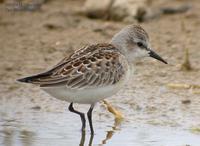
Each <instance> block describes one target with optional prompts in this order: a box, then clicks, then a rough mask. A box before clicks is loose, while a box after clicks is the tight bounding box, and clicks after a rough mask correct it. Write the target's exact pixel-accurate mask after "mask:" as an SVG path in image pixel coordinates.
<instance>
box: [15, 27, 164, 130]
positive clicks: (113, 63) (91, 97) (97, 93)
mask: <svg viewBox="0 0 200 146" xmlns="http://www.w3.org/2000/svg"><path fill="white" fill-rule="evenodd" d="M144 57H153V58H155V59H157V60H159V61H161V62H163V63H165V64H167V62H166V61H165V60H163V59H162V58H161V57H160V56H159V55H158V54H156V53H155V52H154V51H153V50H151V48H150V43H149V36H148V34H147V32H146V31H145V30H144V29H143V28H142V27H140V26H137V25H129V26H127V27H125V28H123V29H122V30H121V31H120V32H118V33H117V34H115V35H114V37H113V38H112V40H111V42H110V43H103V44H94V45H89V46H87V47H83V48H81V49H79V50H77V51H75V52H74V53H73V54H72V55H71V56H69V57H66V58H64V59H63V60H62V61H60V62H59V63H58V64H57V65H55V66H54V67H53V68H52V69H50V70H49V71H46V72H43V73H40V74H37V75H33V76H30V77H26V78H22V79H19V80H18V81H20V82H25V83H32V84H36V85H39V86H40V87H41V88H42V89H43V90H44V91H46V92H47V93H49V94H50V95H52V96H53V97H55V98H57V99H60V100H64V101H68V102H70V105H69V111H71V112H74V113H76V114H78V115H80V117H81V121H82V131H84V130H85V115H84V113H82V112H79V111H77V110H75V109H74V108H73V103H80V104H90V105H91V107H90V109H89V110H88V112H87V116H88V121H89V125H90V130H91V134H94V130H93V126H92V110H93V108H94V105H95V103H96V102H98V101H101V100H103V99H104V98H106V97H109V96H111V95H113V94H115V93H116V92H118V91H119V90H120V89H121V88H122V87H123V86H124V84H125V83H127V82H128V80H129V77H130V75H131V70H132V68H133V67H132V63H133V62H135V61H136V60H138V59H139V58H144Z"/></svg>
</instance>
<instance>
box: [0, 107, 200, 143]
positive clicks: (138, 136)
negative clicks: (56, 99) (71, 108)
mask: <svg viewBox="0 0 200 146" xmlns="http://www.w3.org/2000/svg"><path fill="white" fill-rule="evenodd" d="M15 114H18V116H16V115H15ZM2 115H4V116H2ZM16 117H17V118H16ZM80 127H81V123H80V119H79V117H78V116H76V115H74V114H72V113H69V112H65V113H59V112H56V113H50V112H41V111H32V112H27V113H9V114H6V113H4V114H3V113H1V118H0V145H1V146H47V145H48V146H55V145H59V146H66V145H69V146H77V145H80V146H83V145H84V146H87V145H106V146H122V145H126V146H131V145H136V146H186V145H189V146H199V145H200V135H195V134H192V133H190V132H189V131H188V130H186V129H182V128H180V127H166V126H156V125H149V124H144V123H136V122H130V121H127V120H124V121H115V122H114V120H113V119H112V118H110V117H107V118H106V117H98V116H95V115H94V127H95V135H94V136H93V137H92V136H91V135H90V131H89V126H88V125H87V130H86V132H85V133H82V132H81V131H80Z"/></svg>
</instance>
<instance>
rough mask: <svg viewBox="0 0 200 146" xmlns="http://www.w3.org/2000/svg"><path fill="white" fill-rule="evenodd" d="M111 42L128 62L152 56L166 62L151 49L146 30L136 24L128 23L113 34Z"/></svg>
mask: <svg viewBox="0 0 200 146" xmlns="http://www.w3.org/2000/svg"><path fill="white" fill-rule="evenodd" d="M111 43H112V44H113V45H114V46H116V47H117V48H118V49H120V51H121V53H123V54H124V55H125V56H126V57H127V59H128V61H129V62H134V61H135V60H138V59H140V58H143V57H153V58H155V59H157V60H159V61H161V62H163V63H165V64H167V62H166V61H165V60H164V59H162V58H161V57H160V56H159V55H158V54H156V53H155V52H154V51H153V50H152V49H151V46H150V43H149V36H148V34H147V32H146V31H145V30H144V29H143V28H142V27H140V26H138V25H129V26H127V27H125V28H123V29H122V30H121V31H120V32H118V33H117V34H115V35H114V37H113V38H112V40H111Z"/></svg>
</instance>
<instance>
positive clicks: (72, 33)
mask: <svg viewBox="0 0 200 146" xmlns="http://www.w3.org/2000/svg"><path fill="white" fill-rule="evenodd" d="M184 2H188V1H187V0H184ZM83 3H84V1H81V0H68V1H64V0H62V1H51V2H48V3H46V4H44V5H43V6H42V9H41V10H40V11H35V12H24V11H8V10H6V9H5V5H3V4H0V133H1V134H0V145H8V144H9V142H10V139H13V137H14V139H18V140H16V141H17V142H16V143H15V142H13V143H12V142H10V143H11V145H20V144H19V143H20V142H19V139H20V138H21V139H23V140H24V141H23V142H22V144H21V145H23V144H24V145H25V144H26V145H28V146H29V145H40V144H39V143H40V142H41V141H42V140H35V142H31V143H30V141H34V140H33V139H32V137H34V136H33V135H37V134H38V133H40V134H38V135H39V136H36V137H37V138H39V139H40V138H41V139H42V138H43V140H44V139H45V138H46V139H45V140H46V141H45V140H44V141H45V143H46V144H47V145H48V139H51V138H53V140H55V141H54V143H55V144H59V142H58V141H59V140H60V141H62V140H63V139H65V140H66V139H71V138H70V135H73V134H72V133H73V132H74V131H75V130H76V132H75V134H74V135H73V136H72V138H75V137H76V138H77V136H75V135H76V134H77V133H78V132H79V127H80V123H79V122H80V121H79V118H78V117H77V116H76V115H73V114H71V113H69V112H68V111H67V106H68V103H66V102H63V101H58V100H56V99H54V98H52V97H50V96H49V95H48V94H46V93H44V92H43V91H41V90H40V89H39V88H38V87H36V86H32V85H25V84H20V83H17V82H16V81H15V80H16V79H17V78H21V77H23V76H27V75H31V74H34V73H38V72H41V71H44V70H46V69H48V68H50V67H51V66H52V65H54V64H56V63H57V62H58V61H60V60H61V59H62V58H63V57H64V56H67V55H69V54H70V53H71V52H72V51H74V50H76V49H78V48H80V47H82V46H84V45H87V44H92V43H100V42H109V40H110V39H111V37H112V35H113V34H115V32H117V31H119V30H120V29H121V28H123V27H124V26H126V25H127V24H126V23H122V22H112V21H103V20H94V19H93V20H91V19H88V18H86V17H84V16H80V15H77V14H75V12H76V11H77V10H78V9H80V7H82V5H83ZM190 3H191V4H192V5H193V8H192V9H191V10H189V11H188V12H187V13H183V14H175V15H164V16H162V17H160V18H157V19H154V20H151V21H148V22H145V23H141V25H142V26H143V27H144V28H145V29H146V31H147V32H148V33H149V35H150V39H151V44H152V47H153V48H155V50H156V52H159V54H160V55H161V56H162V57H163V58H165V59H166V60H167V61H168V62H169V65H165V64H162V63H160V62H157V61H156V60H153V59H150V58H148V59H146V60H144V61H142V62H140V63H138V64H137V66H136V71H135V76H134V78H133V80H132V81H131V82H130V84H129V85H127V86H126V87H125V89H124V90H123V91H121V92H119V93H117V95H114V96H113V97H111V98H109V99H108V101H109V102H110V103H112V104H113V105H114V106H115V107H117V108H118V109H119V110H120V111H121V112H122V113H123V114H124V117H125V120H124V121H123V123H121V126H120V128H119V129H121V130H117V131H118V132H119V133H120V134H121V135H120V136H119V137H120V138H121V139H122V141H121V143H123V140H124V143H123V144H126V142H127V145H131V144H134V142H131V141H137V138H136V137H135V139H123V138H124V137H126V135H129V136H130V135H131V136H132V137H134V134H135V135H137V130H133V129H132V130H131V127H129V126H130V125H136V126H133V128H138V124H139V127H143V128H142V129H141V131H145V125H148V126H147V127H149V126H150V127H151V129H152V131H154V130H155V129H156V128H158V127H161V129H162V128H164V129H165V128H171V129H172V130H175V131H176V130H177V129H178V131H179V130H180V131H181V132H180V133H182V132H183V133H184V132H186V133H187V132H188V134H190V133H191V134H192V136H191V135H190V136H191V137H192V138H191V139H189V140H188V141H186V142H184V141H183V143H177V145H186V144H189V145H191V146H193V145H194V146H195V145H196V146H198V144H200V142H199V141H198V142H199V143H198V142H195V140H197V139H199V138H200V136H199V131H200V130H199V129H200V94H199V93H198V92H199V89H173V88H169V87H167V84H169V83H184V84H195V85H200V78H199V77H200V66H199V64H200V60H199V58H200V41H199V38H200V29H199V26H200V12H199V9H200V3H199V1H198V0H191V1H190ZM183 22H184V24H185V31H183V28H182V25H183ZM185 48H188V49H189V52H190V61H191V64H192V66H193V68H194V70H192V71H180V70H179V64H181V63H182V62H183V58H184V49H185ZM86 107H87V106H77V108H78V109H83V110H84V111H86V110H87V108H86ZM44 121H45V122H44ZM52 121H53V122H52ZM48 122H49V123H48ZM66 122H67V123H68V124H66ZM73 122H74V123H73ZM106 122H108V125H106V124H105V123H106ZM112 122H113V116H112V115H111V114H110V113H109V112H107V111H106V109H105V108H104V106H102V104H97V106H96V108H95V111H94V124H95V127H96V131H99V133H101V132H102V133H101V134H99V135H100V137H101V136H102V135H104V134H103V132H104V133H107V132H106V131H109V130H108V129H109V128H110V127H112V125H113V124H112ZM41 123H42V124H41ZM69 123H71V124H69ZM141 124H142V125H143V126H141ZM27 125H28V126H27ZM41 125H43V126H44V125H46V127H45V126H44V127H45V128H44V127H42V126H41ZM47 125H49V126H51V128H52V127H53V128H54V129H53V130H50V131H48V130H49V127H48V126H47ZM56 125H58V126H56ZM40 126H41V127H42V129H43V131H42V132H41V131H40V128H39V127H40ZM104 126H105V127H104ZM152 126H153V128H152ZM63 127H64V129H66V130H67V132H68V133H65V132H66V131H65V132H64V134H66V137H63V138H60V137H58V139H56V136H55V135H54V132H55V131H56V132H57V133H58V135H59V130H60V132H61V134H63V133H62V129H63ZM72 127H74V128H75V129H74V128H72ZM102 129H104V130H102ZM111 129H112V128H111ZM127 129H128V130H127ZM147 129H148V128H147ZM45 130H46V131H48V134H46V135H45V134H44V133H45ZM123 130H124V131H125V132H124V133H123ZM16 131H18V132H21V133H22V137H20V136H16V134H14V136H13V135H12V134H13V133H15V132H16ZM27 131H29V132H28V136H27ZM38 131H39V132H38ZM111 131H112V132H113V131H115V128H113V129H112V130H111ZM133 131H134V132H133ZM155 131H156V130H155ZM23 132H24V133H25V134H24V133H23ZM51 132H52V135H51ZM132 132H133V133H134V134H133V135H132V134H131V133H132ZM158 132H159V130H158ZM41 133H42V134H41ZM127 133H128V134H127ZM155 133H156V132H155ZM155 133H154V134H155ZM160 133H161V135H162V132H160ZM67 134H68V135H67ZM166 134H167V135H171V136H173V134H172V133H170V132H166V133H165V132H164V136H166ZM10 135H12V136H10ZM18 135H19V134H18ZM24 135H25V138H24V137H23V136H24ZM97 135H98V134H97ZM155 135H157V134H155ZM174 135H175V137H176V136H177V135H176V134H174ZM178 135H179V134H178ZM183 135H184V134H183ZM26 136H27V137H28V138H27V137H26ZM68 136H69V137H68ZM30 137H31V138H30ZM97 137H98V136H97ZM103 137H104V136H103ZM158 137H159V136H158ZM161 137H162V136H161ZM186 137H187V134H186ZM194 137H196V138H194ZM82 138H83V135H82ZM179 138H181V134H180V137H179V136H177V139H175V141H179V140H180V139H179ZM193 138H194V139H193ZM30 139H31V140H30ZM77 139H78V140H79V138H77ZM94 139H95V137H94ZM99 139H100V138H99ZM142 139H143V138H142V137H141V138H140V142H141V141H142ZM152 139H153V138H152ZM57 140H58V141H57ZM112 140H113V139H112ZM117 140H118V139H117V138H115V139H114V140H113V142H112V141H111V140H110V141H111V142H110V143H109V144H110V145H115V146H116V145H118V144H119V143H118V142H117ZM150 140H151V138H150ZM153 140H154V139H153ZM75 141H76V140H75ZM94 141H95V142H94V143H95V144H98V143H99V142H98V138H97V139H96V140H94ZM157 141H159V142H160V143H158V145H165V144H168V143H162V138H161V139H160V140H159V138H158V140H157ZM166 141H170V139H167V140H166ZM102 142H103V141H102ZM64 143H65V144H66V143H69V144H71V145H73V144H74V143H75V142H74V141H70V140H69V141H67V142H65V141H64V142H63V143H62V144H63V145H64ZM141 143H142V142H141ZM62 144H61V143H60V144H59V145H62ZM109 144H108V145H109ZM41 145H43V144H41ZM44 145H45V144H44ZM74 145H77V144H74ZM138 145H142V144H138ZM143 145H144V144H143ZM149 145H151V143H150V144H149ZM152 145H154V146H155V145H156V144H155V143H154V144H152ZM171 145H172V146H173V145H174V146H177V145H176V143H175V142H174V143H173V142H172V143H170V146H171Z"/></svg>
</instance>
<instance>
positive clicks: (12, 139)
mask: <svg viewBox="0 0 200 146" xmlns="http://www.w3.org/2000/svg"><path fill="white" fill-rule="evenodd" d="M1 133H2V134H3V137H2V138H3V143H2V144H3V145H4V146H14V145H16V144H18V143H20V145H22V146H33V144H34V143H33V141H34V136H35V133H33V132H31V131H27V130H22V131H17V130H14V129H10V128H8V127H5V128H4V129H3V130H2V131H1ZM16 137H19V138H17V139H16Z"/></svg>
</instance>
